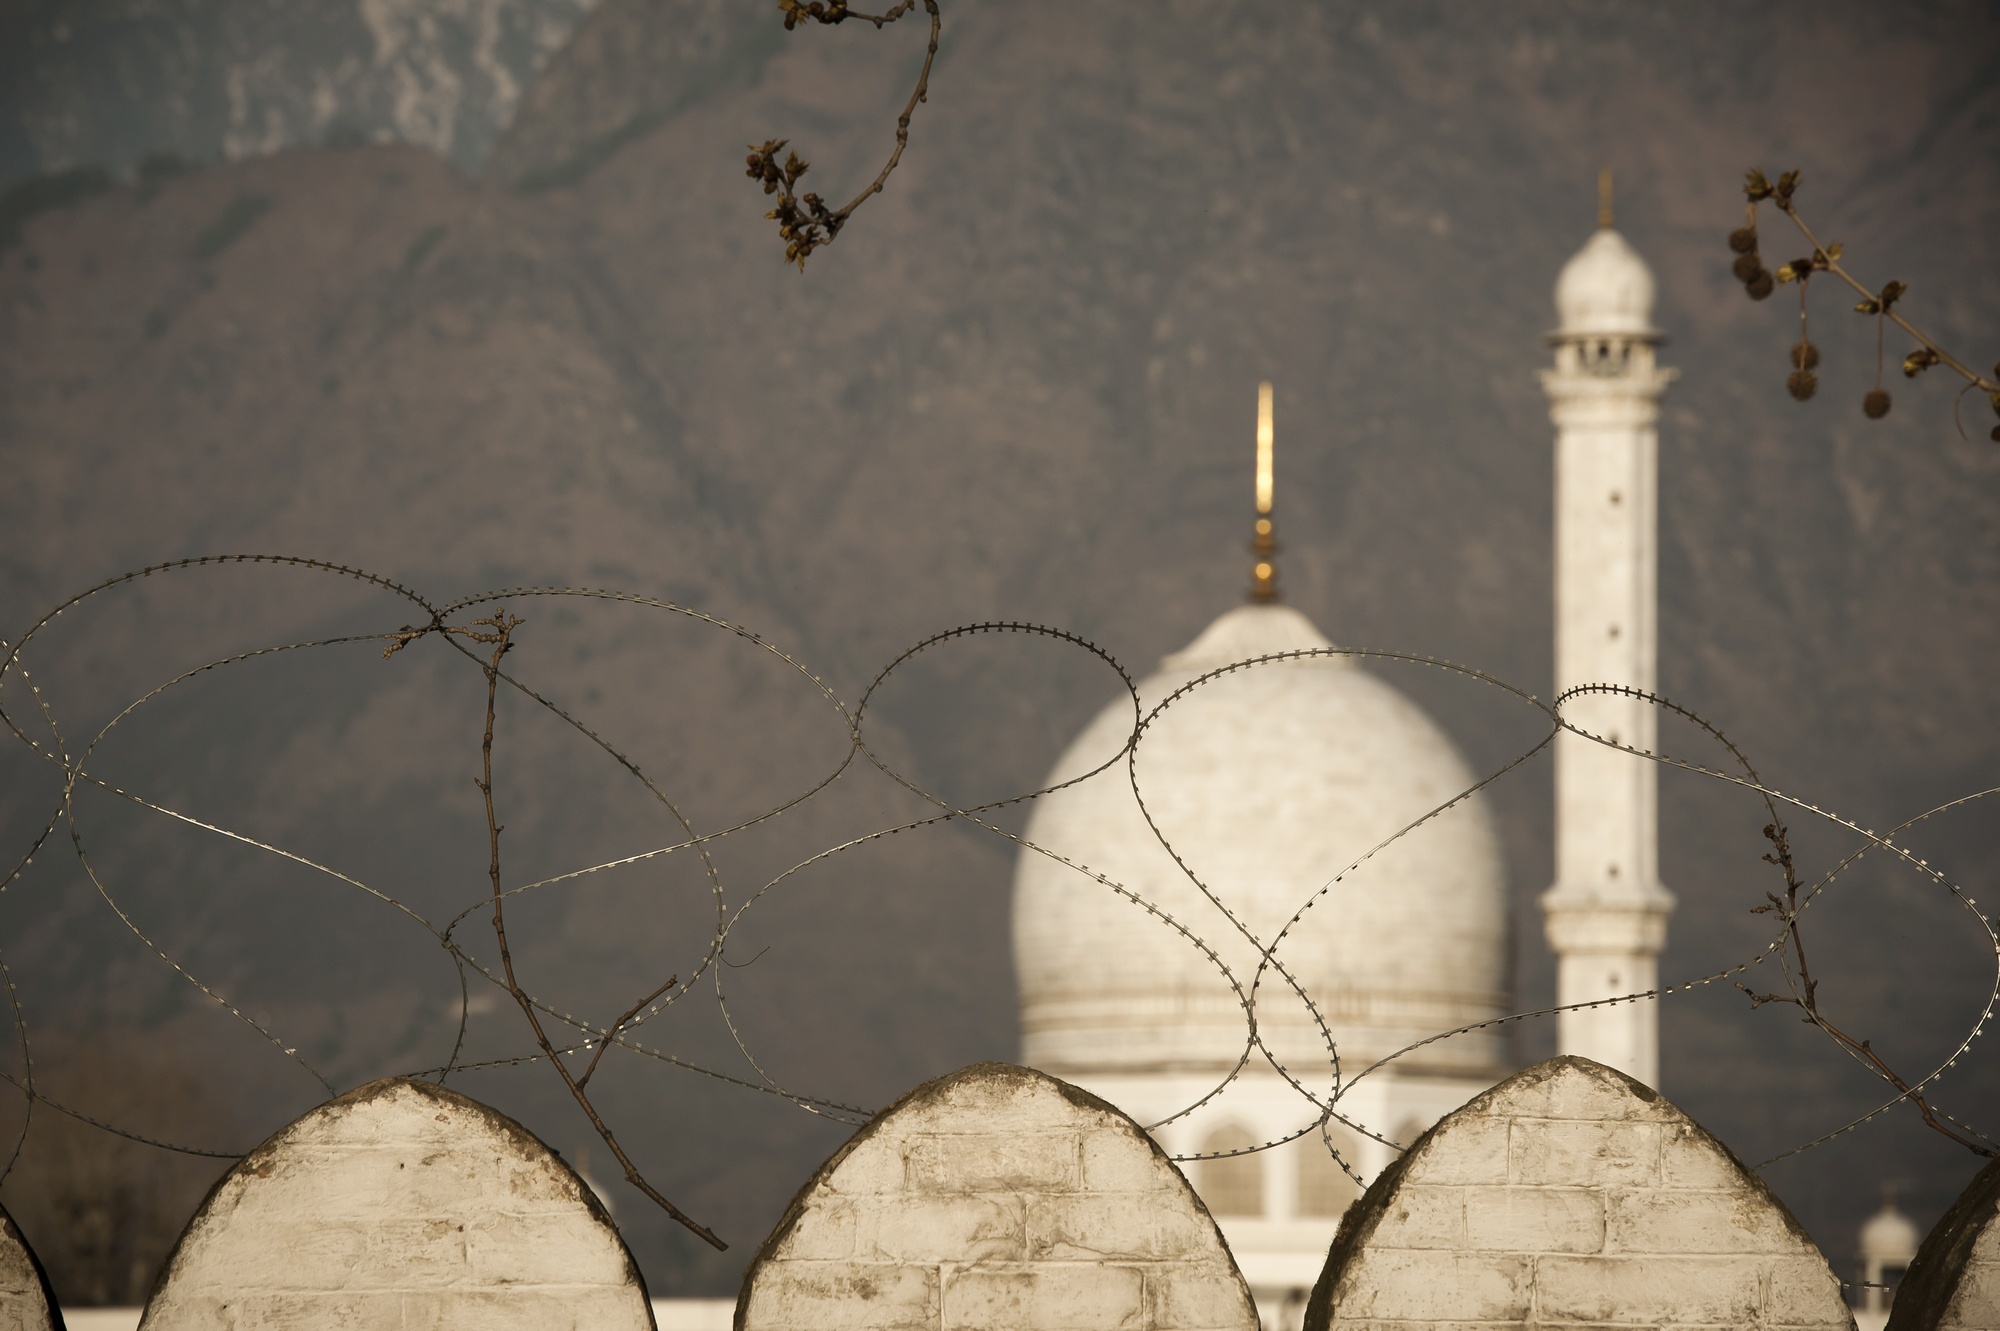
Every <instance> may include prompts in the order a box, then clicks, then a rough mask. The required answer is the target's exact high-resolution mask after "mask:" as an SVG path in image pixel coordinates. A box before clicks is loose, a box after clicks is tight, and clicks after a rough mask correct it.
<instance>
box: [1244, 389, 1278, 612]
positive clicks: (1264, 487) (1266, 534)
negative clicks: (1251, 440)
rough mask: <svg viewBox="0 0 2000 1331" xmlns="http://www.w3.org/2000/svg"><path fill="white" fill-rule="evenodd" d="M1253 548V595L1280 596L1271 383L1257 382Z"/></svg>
mask: <svg viewBox="0 0 2000 1331" xmlns="http://www.w3.org/2000/svg"><path fill="white" fill-rule="evenodd" d="M1254 530H1255V531H1256V536H1255V537H1254V538H1253V539H1252V540H1251V542H1250V552H1251V553H1252V554H1253V555H1255V556H1256V557H1257V562H1256V563H1255V564H1252V565H1251V566H1250V599H1251V600H1252V601H1275V600H1277V599H1278V565H1277V562H1276V561H1277V556H1278V536H1277V527H1276V525H1275V524H1274V523H1273V522H1272V519H1271V385H1270V382H1269V381H1268V380H1266V381H1265V382H1264V383H1261V384H1258V385H1257V525H1256V527H1255V529H1254Z"/></svg>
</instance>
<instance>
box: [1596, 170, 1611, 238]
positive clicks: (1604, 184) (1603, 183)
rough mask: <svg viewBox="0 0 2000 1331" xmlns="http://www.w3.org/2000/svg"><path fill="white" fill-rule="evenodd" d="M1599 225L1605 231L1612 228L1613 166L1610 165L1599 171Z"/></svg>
mask: <svg viewBox="0 0 2000 1331" xmlns="http://www.w3.org/2000/svg"><path fill="white" fill-rule="evenodd" d="M1597 225H1598V228H1599V229H1600V230H1603V231H1609V230H1610V229H1611V168H1610V167H1608V166H1607V167H1605V168H1604V169H1603V170H1601V171H1599V172H1598V173H1597Z"/></svg>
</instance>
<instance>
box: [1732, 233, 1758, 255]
mask: <svg viewBox="0 0 2000 1331" xmlns="http://www.w3.org/2000/svg"><path fill="white" fill-rule="evenodd" d="M1729 248H1730V249H1732V250H1735V251H1736V252H1737V253H1738V254H1754V253H1756V250H1757V228H1756V227H1754V226H1739V227H1737V228H1736V229H1735V230H1734V231H1732V232H1730V233H1729Z"/></svg>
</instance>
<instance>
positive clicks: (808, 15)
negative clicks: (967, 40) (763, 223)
mask: <svg viewBox="0 0 2000 1331" xmlns="http://www.w3.org/2000/svg"><path fill="white" fill-rule="evenodd" d="M916 6H917V0H902V3H900V4H898V5H895V6H893V7H892V8H890V9H887V10H884V11H883V12H882V13H880V14H863V13H861V12H860V11H858V10H853V9H849V8H848V7H847V3H846V0H811V2H810V3H806V2H804V0H779V6H778V7H779V8H781V9H783V10H784V11H785V28H786V30H787V31H789V30H790V29H792V28H794V27H797V26H798V25H800V24H802V23H807V22H813V23H819V24H823V25H828V26H831V25H834V24H839V23H844V22H846V21H847V20H848V19H858V20H860V21H861V22H863V23H872V24H874V25H875V27H876V28H877V29H878V30H879V29H880V28H882V27H883V26H884V25H886V24H890V23H894V22H895V21H896V20H897V19H899V18H901V17H903V15H905V14H907V13H909V12H910V11H911V10H913V9H915V8H916ZM923 6H924V10H925V12H927V13H928V14H929V15H930V16H931V36H930V42H929V44H928V45H927V46H926V47H925V48H924V64H923V68H922V69H920V70H919V71H918V72H917V86H916V87H914V88H912V89H911V90H910V99H909V100H908V101H907V102H904V103H903V113H902V114H901V115H899V116H897V117H896V147H895V150H894V151H893V152H891V153H890V154H889V160H888V161H887V162H884V163H883V164H882V169H881V170H880V171H877V172H876V173H875V179H873V180H872V181H870V182H869V183H868V186H867V188H865V189H863V190H862V191H861V192H860V193H859V194H857V195H855V196H854V197H853V198H851V199H849V200H848V201H847V202H846V203H845V204H843V205H842V206H841V207H839V208H828V207H827V206H826V200H824V199H822V198H821V197H820V196H819V195H817V194H811V193H808V194H805V195H803V196H801V195H799V194H798V193H797V186H798V183H799V178H800V177H801V176H803V175H805V173H806V172H807V171H809V170H811V169H812V163H810V162H808V161H806V160H805V159H804V158H802V157H800V156H799V155H798V154H797V153H796V152H791V153H787V154H786V155H785V161H784V164H783V165H782V166H780V165H779V164H778V153H779V151H780V150H782V149H783V148H784V147H785V145H786V144H787V143H789V142H790V140H789V139H766V140H765V141H764V143H763V144H762V145H761V146H757V145H753V146H752V147H751V149H750V156H749V157H748V158H747V159H745V160H746V165H747V168H748V169H747V170H746V171H745V172H744V174H745V175H747V176H749V177H750V178H751V179H752V180H755V181H758V182H759V183H761V184H762V185H763V186H764V192H765V193H766V194H772V195H776V196H777V206H776V207H775V208H773V209H771V211H770V212H768V213H765V214H764V216H765V217H767V218H770V219H772V220H774V221H776V222H777V224H778V236H779V238H780V239H781V240H783V241H784V242H785V261H786V262H787V263H796V264H797V265H798V266H799V271H800V272H804V271H805V268H806V256H807V255H809V254H811V253H812V252H813V251H814V250H816V249H818V248H819V247H820V246H822V245H830V244H832V243H833V238H834V237H835V236H837V235H839V234H840V229H841V228H842V227H843V226H845V225H847V219H848V218H849V217H850V216H852V215H853V213H854V210H855V209H856V208H859V207H860V206H861V205H862V204H863V203H864V202H866V201H867V200H868V199H869V198H870V197H871V196H873V195H876V194H880V193H881V192H882V187H883V186H884V185H885V184H887V183H888V180H889V173H890V172H892V171H894V170H895V169H896V164H897V163H899V162H901V161H902V160H903V149H905V148H906V147H908V146H909V143H910V117H911V116H913V115H915V114H916V110H917V107H918V105H919V104H920V103H922V102H924V101H927V100H928V99H929V96H930V84H931V65H932V63H933V62H935V61H936V59H937V53H938V35H939V33H940V32H941V31H942V30H943V25H944V20H943V16H942V15H941V14H939V12H938V5H937V0H923Z"/></svg>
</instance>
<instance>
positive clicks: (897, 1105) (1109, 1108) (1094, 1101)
mask: <svg viewBox="0 0 2000 1331" xmlns="http://www.w3.org/2000/svg"><path fill="white" fill-rule="evenodd" d="M981 1078H993V1079H996V1080H1006V1081H1011V1082H1014V1083H1016V1084H1017V1085H1024V1086H1035V1087H1043V1088H1047V1089H1050V1090H1053V1091H1055V1092H1056V1094H1058V1095H1060V1096H1062V1097H1063V1099H1065V1100H1067V1101H1069V1102H1070V1103H1071V1104H1073V1105H1075V1106H1076V1107H1077V1108H1079V1109H1083V1110H1087V1111H1090V1112H1093V1113H1099V1114H1103V1115H1106V1116H1107V1117H1109V1118H1110V1119H1111V1120H1112V1121H1113V1122H1116V1123H1123V1124H1125V1125H1126V1126H1127V1127H1128V1128H1130V1130H1131V1132H1132V1135H1133V1136H1134V1137H1136V1138H1137V1139H1138V1140H1139V1141H1142V1142H1144V1143H1145V1144H1146V1147H1147V1148H1148V1149H1149V1150H1150V1151H1151V1152H1152V1153H1153V1156H1154V1158H1155V1159H1156V1160H1158V1161H1159V1162H1160V1163H1162V1164H1164V1165H1166V1166H1167V1167H1168V1168H1169V1169H1171V1170H1172V1171H1173V1172H1174V1174H1175V1175H1176V1176H1177V1177H1179V1178H1180V1180H1181V1183H1182V1186H1183V1187H1185V1188H1186V1189H1187V1196H1188V1198H1189V1199H1190V1200H1191V1201H1192V1202H1193V1203H1194V1208H1195V1211H1196V1213H1197V1214H1198V1215H1200V1216H1201V1218H1202V1219H1203V1220H1205V1221H1207V1222H1208V1226H1209V1228H1210V1230H1211V1231H1213V1233H1214V1235H1215V1245H1216V1250H1217V1251H1218V1252H1221V1253H1222V1254H1224V1255H1225V1256H1227V1257H1228V1258H1229V1261H1230V1266H1231V1268H1232V1269H1235V1270H1236V1278H1237V1280H1238V1281H1239V1282H1241V1281H1242V1280H1243V1273H1242V1271H1241V1270H1240V1269H1236V1259H1235V1254H1234V1253H1231V1252H1230V1249H1229V1242H1228V1240H1227V1239H1225V1238H1224V1237H1223V1235H1222V1229H1221V1226H1219V1225H1217V1224H1216V1221H1215V1217H1214V1215H1213V1214H1211V1213H1210V1211H1209V1209H1208V1203H1207V1202H1205V1201H1203V1200H1202V1198H1201V1194H1200V1193H1199V1192H1197V1191H1196V1190H1195V1188H1194V1185H1193V1184H1191V1183H1189V1182H1188V1180H1187V1175H1186V1174H1185V1173H1184V1172H1183V1171H1182V1170H1181V1167H1180V1166H1179V1165H1177V1164H1175V1163H1174V1160H1173V1157H1172V1156H1170V1155H1168V1154H1167V1153H1166V1152H1165V1151H1164V1150H1162V1149H1161V1148H1160V1144H1159V1143H1158V1142H1157V1141H1155V1140H1153V1137H1152V1134H1151V1133H1148V1132H1147V1131H1146V1130H1145V1129H1144V1128H1142V1127H1140V1126H1139V1124H1138V1121H1137V1120H1135V1119H1134V1118H1133V1117H1132V1116H1131V1115H1130V1114H1127V1113H1126V1112H1125V1111H1124V1110H1122V1109H1120V1108H1119V1107H1118V1106H1116V1105H1114V1104H1112V1103H1111V1102H1110V1101H1108V1100H1105V1099H1102V1098H1101V1097H1099V1096H1095V1095H1092V1094H1091V1093H1090V1092H1089V1091H1086V1090H1084V1089H1083V1088H1082V1087H1081V1086H1077V1085H1074V1084H1072V1083H1070V1082H1066V1081H1064V1080H1063V1079H1062V1078H1060V1077H1052V1076H1050V1075H1049V1074H1048V1073H1046V1072H1042V1071H1039V1070H1037V1069H1035V1068H1029V1067H1023V1066H1021V1065H1020V1064H1018V1063H1002V1062H998V1061H994V1060H987V1061H983V1062H979V1063H970V1064H967V1065H966V1066H965V1067H962V1068H959V1069H958V1070H956V1071H954V1072H947V1073H945V1074H944V1075H943V1076H941V1077H933V1078H932V1079H931V1080H929V1081H927V1082H924V1083H923V1084H922V1085H920V1086H917V1087H915V1088H913V1089H912V1090H909V1091H906V1092H904V1093H903V1094H902V1095H901V1096H899V1097H897V1099H896V1100H895V1101H894V1102H892V1103H891V1104H889V1105H888V1106H886V1107H885V1108H883V1109H882V1110H881V1111H880V1112H879V1113H877V1114H876V1115H875V1116H874V1117H873V1118H871V1119H869V1120H868V1122H866V1123H864V1124H863V1125H862V1126H861V1127H860V1128H859V1129H858V1130H856V1132H855V1133H854V1135H853V1136H851V1137H849V1138H848V1139H847V1140H846V1141H845V1142H843V1143H841V1146H840V1149H838V1150H836V1151H835V1152H834V1153H833V1154H832V1155H830V1156H828V1157H827V1159H826V1161H825V1163H823V1164H822V1165H820V1167H819V1168H818V1169H816V1170H814V1171H813V1173H812V1176H811V1177H810V1178H808V1179H807V1180H806V1181H805V1183H804V1184H803V1185H802V1186H801V1187H800V1188H799V1190H798V1192H797V1193H795V1194H793V1196H792V1200H791V1202H790V1204H789V1205H787V1206H786V1207H785V1213H784V1215H782V1216H781V1217H779V1219H778V1223H777V1224H776V1225H774V1226H773V1227H772V1229H771V1232H770V1234H769V1235H767V1236H766V1237H765V1239H764V1242H763V1243H762V1244H760V1245H759V1246H758V1248H757V1252H756V1255H755V1256H753V1257H752V1258H751V1259H750V1262H749V1265H748V1266H746V1267H745V1268H744V1270H743V1281H742V1284H741V1286H740V1287H739V1289H738V1291H737V1295H736V1314H735V1316H734V1317H733V1318H732V1319H731V1322H730V1325H731V1326H732V1328H734V1331H744V1318H745V1317H746V1316H747V1315H748V1312H749V1308H750V1291H751V1287H752V1286H753V1285H754V1284H755V1283H756V1280H757V1277H758V1275H759V1274H760V1273H761V1272H762V1270H763V1269H764V1267H765V1265H766V1264H767V1263H768V1262H770V1261H771V1260H772V1258H773V1257H775V1256H776V1254H777V1252H778V1250H779V1248H780V1247H782V1246H783V1244H784V1242H785V1240H786V1239H787V1238H788V1237H789V1236H790V1235H791V1233H792V1231H793V1230H794V1229H796V1228H797V1227H798V1225H799V1222H800V1221H801V1220H802V1219H804V1217H805V1215H806V1212H807V1204H808V1203H809V1202H810V1201H811V1200H812V1198H813V1197H814V1196H815V1195H817V1194H818V1193H819V1191H820V1185H821V1184H822V1183H824V1182H825V1181H826V1180H827V1179H828V1178H830V1177H831V1176H832V1175H833V1173H834V1171H835V1170H837V1169H839V1168H840V1166H841V1164H842V1162H843V1161H845V1160H846V1159H847V1158H848V1157H849V1156H850V1155H852V1154H853V1153H854V1152H855V1151H856V1150H857V1149H859V1148H860V1147H861V1146H863V1145H865V1144H866V1143H867V1142H868V1141H869V1140H871V1139H872V1138H873V1137H874V1136H875V1135H876V1134H877V1133H878V1132H879V1131H881V1129H882V1128H883V1126H884V1125H885V1124H887V1123H889V1122H890V1121H891V1120H893V1119H895V1118H896V1117H898V1116H899V1115H900V1114H901V1113H902V1112H904V1111H905V1110H910V1109H915V1108H918V1107H920V1106H923V1105H925V1104H928V1103H930V1102H932V1101H935V1100H940V1099H943V1098H944V1096H945V1095H946V1094H947V1093H949V1092H950V1091H952V1090H954V1089H956V1088H957V1087H959V1086H960V1085H963V1084H964V1083H966V1082H971V1081H976V1080H979V1079H981ZM1243 1293H1244V1298H1245V1300H1246V1302H1249V1301H1250V1292H1249V1285H1248V1284H1247V1283H1245V1284H1244V1285H1243Z"/></svg>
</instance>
